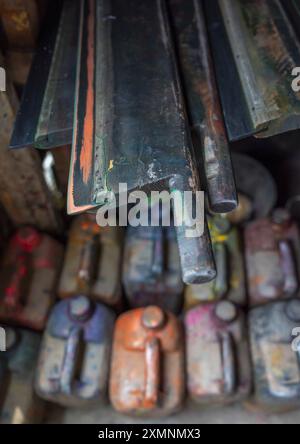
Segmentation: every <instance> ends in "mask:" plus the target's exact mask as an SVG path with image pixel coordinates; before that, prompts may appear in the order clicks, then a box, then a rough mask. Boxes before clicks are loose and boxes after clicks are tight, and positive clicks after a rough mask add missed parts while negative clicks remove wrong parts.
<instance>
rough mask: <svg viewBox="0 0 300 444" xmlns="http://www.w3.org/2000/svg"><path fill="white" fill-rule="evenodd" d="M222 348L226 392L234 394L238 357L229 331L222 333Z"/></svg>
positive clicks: (226, 393)
mask: <svg viewBox="0 0 300 444" xmlns="http://www.w3.org/2000/svg"><path fill="white" fill-rule="evenodd" d="M221 349H222V362H223V369H224V394H225V395H232V394H233V393H234V391H235V387H236V377H237V375H236V359H235V354H234V342H233V338H232V335H231V334H230V333H228V332H227V333H223V334H221Z"/></svg>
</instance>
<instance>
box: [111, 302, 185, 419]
mask: <svg viewBox="0 0 300 444" xmlns="http://www.w3.org/2000/svg"><path fill="white" fill-rule="evenodd" d="M109 390H110V401H111V403H112V405H113V407H114V408H115V409H116V410H117V411H119V412H121V413H125V414H128V415H135V416H158V417H160V416H162V415H169V414H171V413H174V412H176V411H178V410H179V409H180V407H181V406H182V403H183V398H184V393H185V374H184V338H183V331H182V327H181V324H180V321H179V320H178V319H177V318H176V317H175V316H174V315H173V314H171V313H169V312H164V311H163V310H162V309H161V308H159V307H156V306H149V307H147V308H137V309H135V310H131V311H128V312H126V313H124V314H122V315H121V316H120V317H119V318H118V319H117V322H116V326H115V333H114V342H113V354H112V363H111V374H110V388H109Z"/></svg>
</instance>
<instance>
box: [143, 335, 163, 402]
mask: <svg viewBox="0 0 300 444" xmlns="http://www.w3.org/2000/svg"><path fill="white" fill-rule="evenodd" d="M145 373H146V374H145V395H144V405H145V407H147V408H155V407H157V404H158V397H159V386H160V344H159V339H157V338H151V339H147V341H146V346H145Z"/></svg>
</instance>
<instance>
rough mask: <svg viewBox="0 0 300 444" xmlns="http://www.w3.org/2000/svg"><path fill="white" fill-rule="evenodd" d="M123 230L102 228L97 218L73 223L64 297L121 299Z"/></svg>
mask: <svg viewBox="0 0 300 444" xmlns="http://www.w3.org/2000/svg"><path fill="white" fill-rule="evenodd" d="M122 233H123V232H122V229H121V228H119V227H100V226H99V225H98V224H97V222H96V220H95V215H92V214H83V215H81V216H79V217H77V218H75V220H74V221H73V224H72V227H71V231H70V235H69V241H68V246H67V251H66V255H65V260H64V265H63V271H62V274H61V279H60V283H59V290H58V293H59V296H60V297H61V298H65V297H70V296H74V295H76V294H85V295H86V296H89V297H91V298H92V299H95V300H96V301H98V302H105V303H106V304H108V305H113V306H115V305H118V304H119V302H120V300H121V294H122V293H121V279H120V275H121V264H122Z"/></svg>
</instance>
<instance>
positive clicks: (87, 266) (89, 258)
mask: <svg viewBox="0 0 300 444" xmlns="http://www.w3.org/2000/svg"><path fill="white" fill-rule="evenodd" d="M97 247H98V239H97V236H93V238H92V239H89V240H88V241H87V242H85V244H84V247H83V250H82V254H81V258H80V262H79V267H78V281H79V283H80V284H81V285H89V284H90V283H91V282H92V279H93V277H94V276H93V266H95V262H96V257H97V253H98V248H97Z"/></svg>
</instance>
